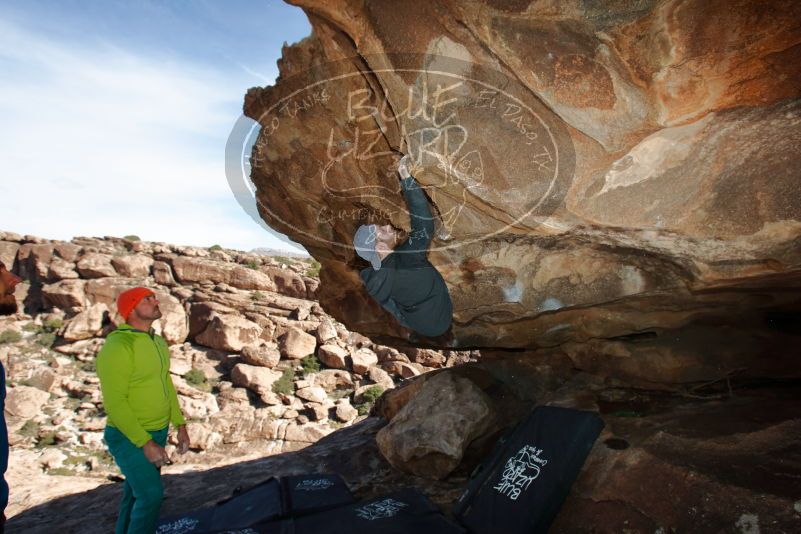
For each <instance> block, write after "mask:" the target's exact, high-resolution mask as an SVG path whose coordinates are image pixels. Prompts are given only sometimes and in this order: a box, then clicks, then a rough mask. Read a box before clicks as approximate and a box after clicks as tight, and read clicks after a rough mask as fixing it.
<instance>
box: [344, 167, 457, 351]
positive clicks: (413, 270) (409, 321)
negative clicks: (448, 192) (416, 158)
mask: <svg viewBox="0 0 801 534" xmlns="http://www.w3.org/2000/svg"><path fill="white" fill-rule="evenodd" d="M401 188H402V190H403V196H404V197H405V198H406V204H407V206H408V209H409V216H410V219H411V232H410V233H409V238H408V239H407V240H406V241H405V242H404V243H403V244H401V245H399V246H398V247H397V248H396V249H395V250H394V251H393V252H392V253H391V254H390V255H389V256H387V257H386V258H384V261H382V262H381V269H379V270H378V271H376V270H375V269H373V268H372V267H367V268H366V269H362V271H361V272H360V273H359V274H360V276H361V279H362V281H363V282H364V285H365V287H366V288H367V292H368V293H370V295H371V296H372V297H373V298H374V299H376V300H377V301H378V303H379V304H381V306H383V307H384V308H385V309H386V310H388V311H389V312H390V313H392V315H394V316H395V317H396V318H397V319H398V321H399V322H400V323H401V324H402V325H403V326H405V327H407V328H410V329H412V330H414V331H415V332H417V333H418V334H420V335H423V336H427V337H434V336H439V335H441V334H444V333H445V332H446V331H447V330H448V328H450V326H451V320H452V318H453V304H452V303H451V297H450V295H449V294H448V286H446V285H445V280H443V279H442V275H440V274H439V272H438V271H437V270H436V269H435V268H434V266H433V265H431V262H429V261H428V258H427V257H426V254H427V252H426V251H427V249H428V245H429V244H430V243H431V239H432V237H433V236H434V221H433V219H432V216H431V210H430V208H429V207H428V200H427V199H426V196H425V193H423V191H422V189H420V184H418V183H417V181H416V180H415V179H414V178H413V177H409V178H404V179H402V180H401Z"/></svg>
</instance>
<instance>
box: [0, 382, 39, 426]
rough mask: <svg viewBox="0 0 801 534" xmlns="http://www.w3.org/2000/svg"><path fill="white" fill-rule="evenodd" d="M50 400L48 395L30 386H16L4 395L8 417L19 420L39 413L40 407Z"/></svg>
mask: <svg viewBox="0 0 801 534" xmlns="http://www.w3.org/2000/svg"><path fill="white" fill-rule="evenodd" d="M49 398H50V393H48V392H46V391H42V390H41V389H39V388H35V387H31V386H16V387H14V388H11V389H9V390H8V392H7V394H6V408H5V411H6V413H7V414H8V415H12V416H15V417H19V418H21V419H30V418H31V417H34V416H36V415H39V413H40V412H41V409H42V406H44V404H45V403H46V402H47V400H48V399H49Z"/></svg>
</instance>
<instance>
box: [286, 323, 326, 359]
mask: <svg viewBox="0 0 801 534" xmlns="http://www.w3.org/2000/svg"><path fill="white" fill-rule="evenodd" d="M316 347H317V339H315V337H314V336H313V335H311V334H307V333H306V332H304V331H303V330H301V329H300V328H296V327H294V326H290V327H289V328H288V329H287V331H286V333H284V334H283V335H282V336H281V337H280V338H279V339H278V348H279V349H280V350H281V356H282V357H284V358H286V359H288V360H300V359H302V358H305V357H306V356H308V355H309V354H314V349H315V348H316Z"/></svg>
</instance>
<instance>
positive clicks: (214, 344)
mask: <svg viewBox="0 0 801 534" xmlns="http://www.w3.org/2000/svg"><path fill="white" fill-rule="evenodd" d="M260 336H261V327H260V326H259V325H257V324H256V323H254V322H253V321H248V320H247V319H244V318H242V317H240V316H238V315H223V314H217V313H215V314H214V315H213V316H212V318H211V321H210V322H209V325H208V327H207V328H206V329H205V330H204V331H203V333H202V334H200V335H199V336H197V337H196V338H195V340H196V341H197V342H198V343H200V344H201V345H205V346H206V347H211V348H213V349H219V350H229V351H234V352H238V351H240V350H242V348H243V347H245V346H247V345H253V344H255V343H257V342H258V341H259V339H260Z"/></svg>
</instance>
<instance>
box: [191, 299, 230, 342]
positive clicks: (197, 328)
mask: <svg viewBox="0 0 801 534" xmlns="http://www.w3.org/2000/svg"><path fill="white" fill-rule="evenodd" d="M215 314H218V315H235V314H236V310H234V309H233V308H231V307H230V306H225V305H223V304H220V303H217V302H193V303H191V304H190V306H189V337H190V338H191V339H195V338H196V337H197V336H199V335H200V334H202V333H203V331H204V330H206V328H208V326H209V323H210V322H211V320H212V318H213V317H214V315H215Z"/></svg>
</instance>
